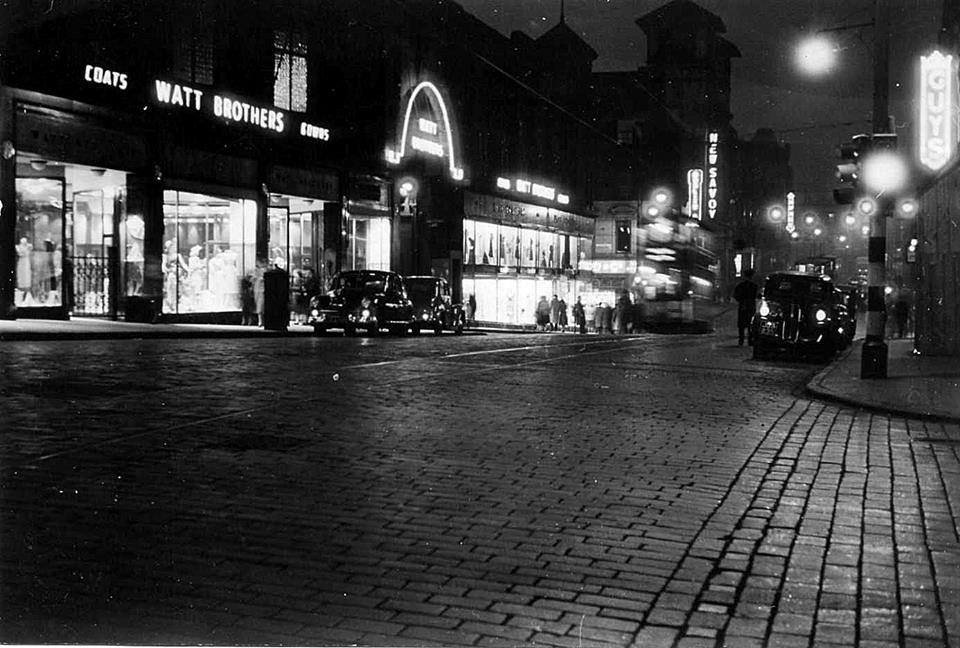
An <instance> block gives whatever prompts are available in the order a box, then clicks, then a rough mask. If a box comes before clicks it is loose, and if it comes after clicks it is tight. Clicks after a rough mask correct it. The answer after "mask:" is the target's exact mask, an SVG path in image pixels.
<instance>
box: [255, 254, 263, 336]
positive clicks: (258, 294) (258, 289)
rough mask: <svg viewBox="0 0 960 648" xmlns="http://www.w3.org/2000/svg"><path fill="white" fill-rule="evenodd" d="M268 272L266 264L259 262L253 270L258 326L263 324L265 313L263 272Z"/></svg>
mask: <svg viewBox="0 0 960 648" xmlns="http://www.w3.org/2000/svg"><path fill="white" fill-rule="evenodd" d="M264 272H266V268H265V267H264V264H262V263H260V262H258V263H257V267H256V269H255V270H254V272H253V301H254V305H255V309H256V314H257V317H256V320H255V325H256V326H263V313H264V305H265V304H264V302H265V299H264V285H263V273H264Z"/></svg>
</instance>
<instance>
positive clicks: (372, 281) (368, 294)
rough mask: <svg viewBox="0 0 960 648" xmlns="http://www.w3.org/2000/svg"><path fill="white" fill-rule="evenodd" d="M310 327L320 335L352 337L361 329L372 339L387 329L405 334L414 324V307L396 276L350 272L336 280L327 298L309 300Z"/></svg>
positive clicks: (368, 271)
mask: <svg viewBox="0 0 960 648" xmlns="http://www.w3.org/2000/svg"><path fill="white" fill-rule="evenodd" d="M307 323H308V324H311V325H313V329H314V331H316V332H317V333H323V332H326V331H327V330H329V329H343V332H344V334H345V335H353V334H354V333H356V331H357V330H358V329H362V330H365V331H366V332H367V333H369V334H371V335H373V334H376V333H378V332H379V331H380V330H381V329H384V328H385V329H387V330H389V331H390V332H391V333H396V334H404V333H406V332H407V331H409V330H410V328H411V326H412V324H413V303H412V302H411V301H410V298H409V297H408V296H407V286H406V283H405V282H404V280H403V277H401V276H400V275H399V274H397V273H396V272H389V271H386V270H348V271H344V272H340V273H338V274H336V275H335V276H334V277H333V280H332V281H331V284H330V291H329V292H328V293H327V294H325V295H318V296H316V297H313V298H312V299H311V300H310V312H309V315H308V317H307Z"/></svg>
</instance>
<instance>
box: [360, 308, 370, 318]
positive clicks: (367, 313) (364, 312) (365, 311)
mask: <svg viewBox="0 0 960 648" xmlns="http://www.w3.org/2000/svg"><path fill="white" fill-rule="evenodd" d="M360 317H362V318H363V319H367V318H368V317H370V310H369V309H366V308H364V309H363V310H362V311H361V312H360Z"/></svg>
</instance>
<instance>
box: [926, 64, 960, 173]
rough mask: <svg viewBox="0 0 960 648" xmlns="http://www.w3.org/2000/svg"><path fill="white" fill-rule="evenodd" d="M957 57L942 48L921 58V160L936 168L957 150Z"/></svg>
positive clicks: (930, 167) (935, 169)
mask: <svg viewBox="0 0 960 648" xmlns="http://www.w3.org/2000/svg"><path fill="white" fill-rule="evenodd" d="M956 78H957V67H956V60H955V59H954V57H953V56H952V55H949V54H948V55H944V54H942V53H940V52H939V51H935V52H933V54H931V55H930V56H921V57H920V161H921V162H922V163H923V164H924V165H926V166H927V167H928V168H929V169H930V170H932V171H937V170H939V169H941V168H943V166H944V165H945V164H946V163H947V162H948V161H950V158H952V157H953V153H954V151H955V149H956V143H957V133H956V126H955V124H954V110H955V99H956V92H957V90H956V87H955V85H954V80H955V79H956Z"/></svg>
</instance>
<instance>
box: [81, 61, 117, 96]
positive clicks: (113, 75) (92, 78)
mask: <svg viewBox="0 0 960 648" xmlns="http://www.w3.org/2000/svg"><path fill="white" fill-rule="evenodd" d="M83 80H84V81H86V82H87V83H94V84H96V85H105V86H110V87H112V88H116V89H117V90H126V89H127V75H126V74H124V73H123V72H117V71H116V70H108V69H107V68H103V67H100V66H99V65H87V66H84V68H83Z"/></svg>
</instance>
